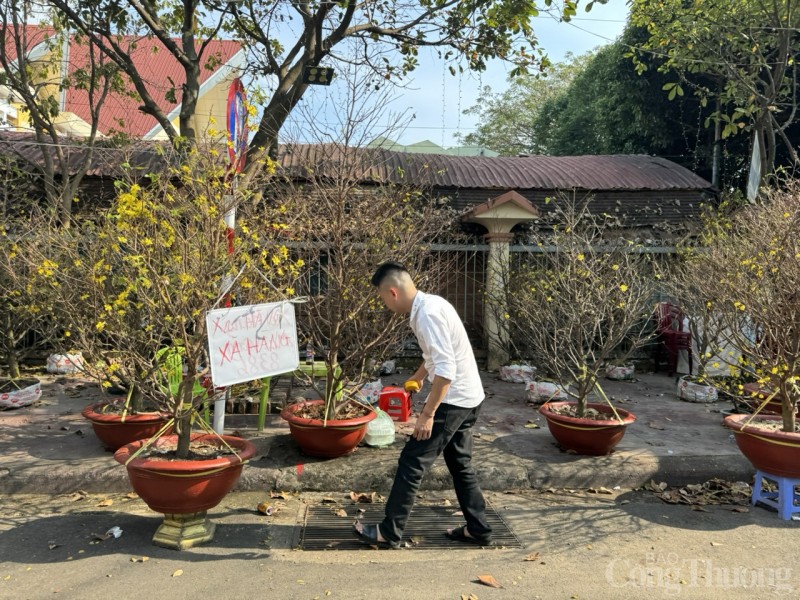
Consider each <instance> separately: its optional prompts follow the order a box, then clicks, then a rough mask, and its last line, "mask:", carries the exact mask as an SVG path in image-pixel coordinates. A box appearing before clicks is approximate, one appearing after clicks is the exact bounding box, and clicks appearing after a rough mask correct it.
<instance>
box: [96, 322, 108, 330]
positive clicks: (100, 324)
mask: <svg viewBox="0 0 800 600" xmlns="http://www.w3.org/2000/svg"><path fill="white" fill-rule="evenodd" d="M94 327H95V329H97V331H103V330H104V329H105V328H106V322H105V321H98V322H97V324H96V325H95V326H94Z"/></svg>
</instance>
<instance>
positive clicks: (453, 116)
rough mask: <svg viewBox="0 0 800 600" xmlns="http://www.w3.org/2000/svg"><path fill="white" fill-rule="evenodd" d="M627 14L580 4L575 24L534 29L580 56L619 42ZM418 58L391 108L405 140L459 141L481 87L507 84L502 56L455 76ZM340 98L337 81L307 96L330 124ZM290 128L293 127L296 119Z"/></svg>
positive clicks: (618, 3)
mask: <svg viewBox="0 0 800 600" xmlns="http://www.w3.org/2000/svg"><path fill="white" fill-rule="evenodd" d="M627 15H628V5H627V2H626V0H609V2H608V3H607V4H595V5H594V7H593V9H592V11H591V12H589V13H586V12H585V11H584V10H583V7H582V6H581V7H580V8H579V10H578V15H577V17H575V18H574V19H573V20H572V21H571V22H570V23H562V22H558V21H557V20H556V19H554V18H553V17H552V16H549V15H546V14H544V13H542V15H540V16H539V17H537V18H536V19H535V20H534V30H535V32H536V35H537V37H538V39H539V42H540V45H541V47H542V48H543V49H544V51H545V52H546V53H547V54H548V56H549V57H550V59H551V60H552V61H553V62H558V61H560V60H563V58H564V56H565V55H566V54H567V53H568V52H571V53H572V54H575V55H579V54H583V53H584V52H588V51H590V50H592V49H593V48H596V47H598V46H603V45H605V44H608V43H610V42H612V41H614V40H615V39H616V38H617V37H618V36H619V35H620V34H621V33H622V31H623V29H624V27H625V21H626V19H627ZM419 62H420V66H419V67H418V68H417V69H416V70H415V71H414V72H413V73H412V75H411V78H410V81H409V82H408V84H407V86H406V87H405V88H402V89H396V90H395V91H394V92H393V95H394V96H395V99H394V100H393V101H392V103H391V104H390V105H389V107H388V108H389V110H390V111H391V112H392V113H396V114H402V115H405V118H402V119H400V120H402V121H404V122H405V121H409V123H408V125H407V126H406V127H405V128H404V129H402V130H398V131H396V132H393V134H392V136H391V137H393V138H394V139H396V140H397V141H399V142H400V143H402V144H410V143H414V142H417V141H422V140H424V139H429V140H430V141H432V142H434V143H436V144H440V145H444V146H453V145H456V144H457V142H456V141H455V139H454V135H455V134H456V133H457V132H461V133H462V134H467V133H470V132H471V131H473V130H474V129H475V125H476V122H475V118H474V117H471V116H466V115H464V114H463V111H464V110H465V109H467V108H469V107H471V106H473V105H474V104H476V102H477V101H478V91H479V90H480V89H481V87H482V86H486V85H489V86H491V88H492V91H493V92H501V91H503V90H504V89H505V88H506V87H507V86H508V83H507V73H508V69H509V67H508V66H507V65H506V64H505V63H503V62H502V61H494V62H492V63H491V64H490V65H489V66H488V68H487V70H486V71H485V72H484V73H482V74H481V75H480V76H479V75H477V74H474V73H470V72H466V73H464V74H463V75H461V76H458V75H456V76H455V77H454V76H452V75H450V73H449V72H448V71H447V67H446V65H445V64H444V63H443V62H442V61H441V60H439V59H438V58H437V57H436V55H435V53H434V52H432V51H430V52H427V54H426V53H425V52H424V51H420V55H419ZM340 98H341V90H337V89H336V80H334V83H333V84H332V85H331V86H330V88H311V89H309V92H307V94H306V98H305V100H306V101H307V102H308V103H309V106H310V109H311V112H312V113H315V114H316V115H317V116H318V118H323V119H324V120H326V121H327V122H329V123H330V122H333V121H335V119H334V118H332V117H331V110H335V106H336V104H337V102H340V100H339V99H340ZM323 115H325V116H323ZM412 116H413V118H412ZM302 118H303V117H301V116H300V115H299V114H293V115H292V117H290V120H291V121H294V122H295V124H296V123H299V122H300V121H301V120H302ZM394 118H396V115H395V117H394ZM287 129H289V130H291V129H292V124H289V126H288V128H287ZM287 133H288V131H287ZM290 135H291V134H290Z"/></svg>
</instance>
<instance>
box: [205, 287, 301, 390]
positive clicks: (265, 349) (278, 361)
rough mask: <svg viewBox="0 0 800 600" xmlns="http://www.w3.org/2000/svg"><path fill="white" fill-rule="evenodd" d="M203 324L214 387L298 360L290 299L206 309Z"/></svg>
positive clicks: (286, 366) (277, 370)
mask: <svg viewBox="0 0 800 600" xmlns="http://www.w3.org/2000/svg"><path fill="white" fill-rule="evenodd" d="M206 328H207V331H208V352H209V357H210V360H211V379H212V381H213V382H214V385H215V386H217V387H225V386H229V385H234V384H236V383H242V382H244V381H253V380H254V379H261V378H262V377H269V376H271V375H277V374H278V373H287V372H289V371H294V370H295V369H297V367H298V366H299V364H300V353H299V351H298V348H297V327H296V324H295V318H294V305H292V304H291V303H290V302H273V303H270V304H254V305H251V306H235V307H232V308H220V309H217V310H212V311H209V312H208V313H206Z"/></svg>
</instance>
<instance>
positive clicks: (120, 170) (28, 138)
mask: <svg viewBox="0 0 800 600" xmlns="http://www.w3.org/2000/svg"><path fill="white" fill-rule="evenodd" d="M61 148H62V150H63V151H64V153H65V155H66V156H67V160H68V162H69V165H70V174H71V175H74V174H75V173H76V172H77V169H78V167H79V166H80V165H81V163H82V161H83V157H84V156H85V155H86V152H87V151H88V150H87V148H86V146H85V145H84V144H82V143H81V142H80V140H69V139H65V140H64V142H63V143H62V144H61ZM45 152H49V153H51V154H52V155H53V156H54V158H55V146H54V145H53V144H51V143H45V144H39V142H37V141H36V137H35V136H34V135H33V134H31V133H27V132H21V131H0V154H2V155H11V156H15V155H16V156H18V157H20V158H21V159H22V160H23V161H24V162H26V163H28V164H31V165H37V166H38V167H39V168H44V158H43V157H44V153H45ZM123 164H125V165H130V167H132V168H134V169H136V170H137V171H138V172H140V173H152V172H158V171H160V170H163V169H164V167H165V165H166V159H165V158H164V156H163V155H162V154H160V153H158V152H155V151H154V150H153V144H152V143H148V142H137V143H135V144H131V145H130V146H122V147H120V146H114V145H113V144H111V143H109V142H105V141H97V144H96V146H95V147H94V150H93V153H92V160H91V163H90V164H89V168H88V169H87V171H86V173H87V175H90V176H94V177H111V178H122V177H124V176H127V175H129V171H128V170H126V169H127V167H123V166H122V165H123ZM55 167H56V171H58V169H59V164H58V162H56V164H55Z"/></svg>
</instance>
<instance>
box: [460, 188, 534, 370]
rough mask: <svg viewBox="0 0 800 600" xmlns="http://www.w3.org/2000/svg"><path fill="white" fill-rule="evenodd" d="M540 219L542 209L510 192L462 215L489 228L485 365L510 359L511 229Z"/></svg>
mask: <svg viewBox="0 0 800 600" xmlns="http://www.w3.org/2000/svg"><path fill="white" fill-rule="evenodd" d="M537 218H539V210H538V209H537V208H536V207H535V206H534V205H533V204H531V203H530V202H528V200H527V199H526V198H525V197H523V196H522V195H520V194H518V193H517V192H514V191H510V192H506V193H505V194H503V195H501V196H498V197H497V198H492V199H491V200H488V201H487V202H484V203H483V204H479V205H478V206H475V207H474V208H472V209H471V210H470V211H469V212H468V213H466V214H465V215H464V216H463V219H464V220H466V221H473V222H475V223H479V224H481V225H483V226H484V227H486V229H487V230H488V233H487V234H486V235H485V239H486V241H487V242H488V243H489V257H488V259H487V261H486V279H485V281H484V290H485V294H484V296H485V299H486V302H485V304H484V311H483V331H484V335H485V337H486V350H487V358H486V367H487V369H489V370H490V371H496V370H498V369H499V368H500V367H501V366H502V365H504V364H506V363H507V362H508V360H509V350H508V349H509V334H508V324H507V323H506V321H505V318H504V315H505V314H506V313H507V312H508V311H507V307H506V306H505V301H504V300H503V298H504V294H503V293H502V291H503V285H504V278H505V277H506V276H507V274H508V272H509V271H508V267H509V244H510V242H511V240H512V239H513V238H514V234H513V233H511V229H512V228H513V227H514V226H515V225H517V224H518V223H523V222H525V221H533V220H535V219H537Z"/></svg>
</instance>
